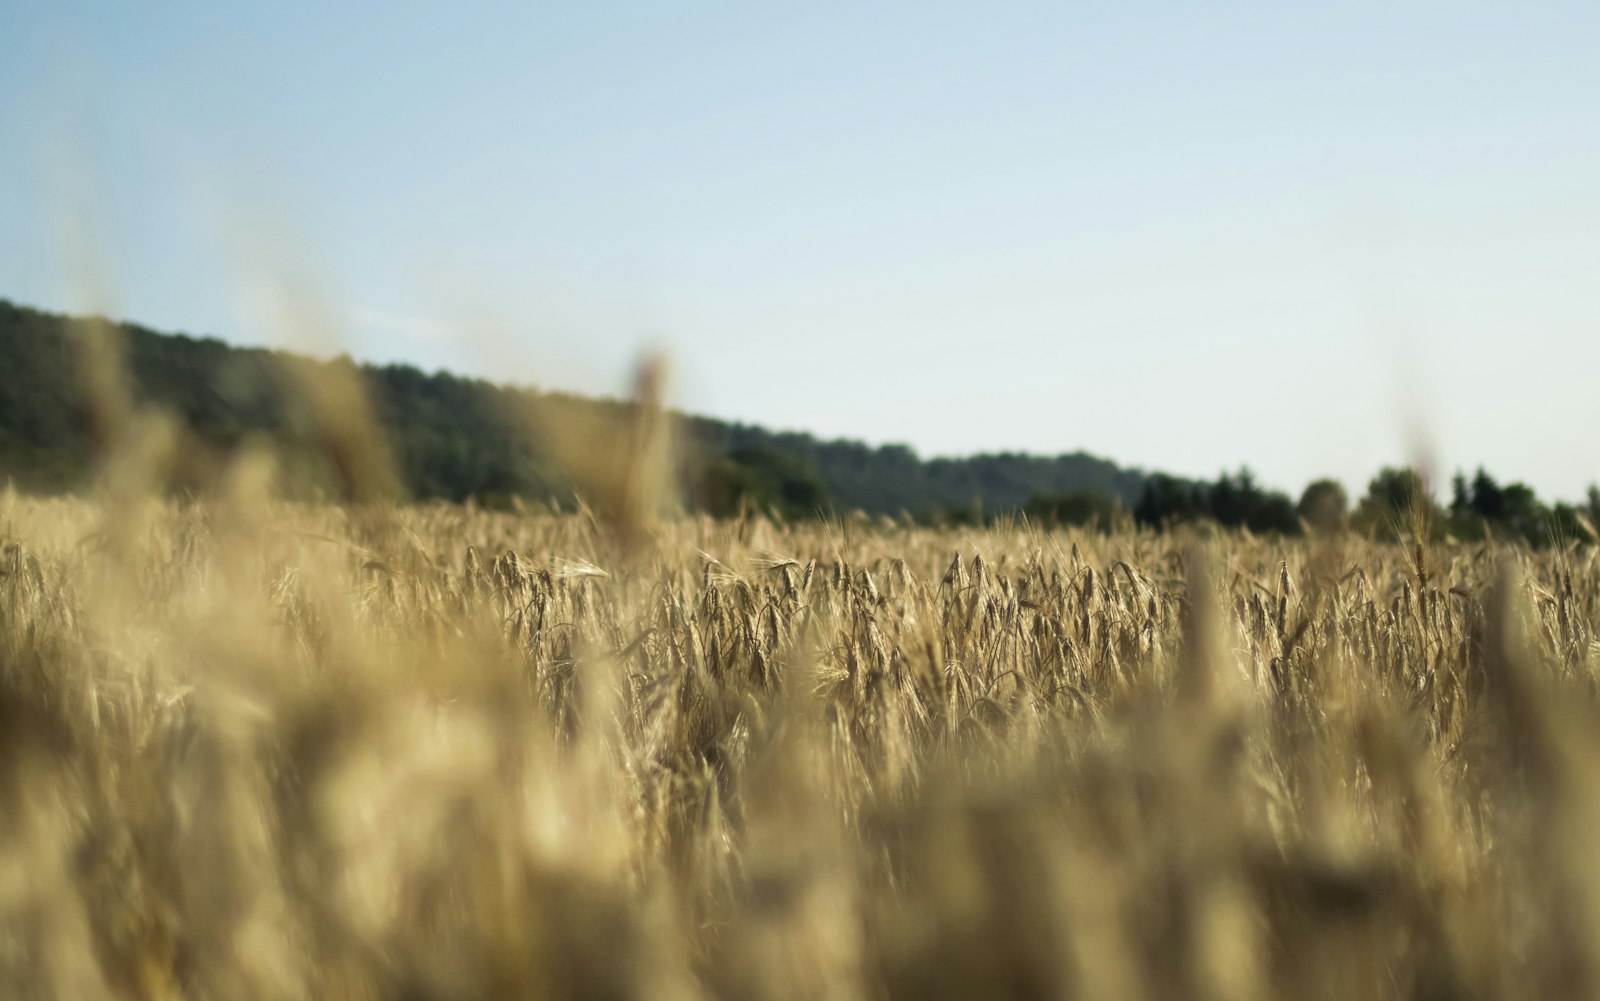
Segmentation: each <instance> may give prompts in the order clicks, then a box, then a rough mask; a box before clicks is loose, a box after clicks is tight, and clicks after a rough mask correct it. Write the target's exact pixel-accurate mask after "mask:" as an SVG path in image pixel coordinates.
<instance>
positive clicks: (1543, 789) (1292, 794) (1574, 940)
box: [0, 470, 1600, 999]
mask: <svg viewBox="0 0 1600 1001" xmlns="http://www.w3.org/2000/svg"><path fill="white" fill-rule="evenodd" d="M257 479H259V477H257ZM236 481H237V483H238V484H242V485H240V486H238V489H237V490H235V492H234V493H233V494H231V495H228V496H218V497H215V498H211V499H209V500H206V501H204V502H199V503H191V504H179V503H174V502H161V501H155V500H150V499H147V498H143V497H142V496H141V495H138V494H137V493H130V494H127V495H108V496H106V497H105V498H102V499H101V500H100V501H69V500H55V501H43V500H33V499H27V498H23V497H18V496H15V495H10V494H7V495H4V496H0V549H3V557H0V996H4V997H8V998H26V997H61V998H81V999H93V998H101V997H119V998H179V997H182V998H230V999H231V998H285V999H287V998H305V997H322V998H397V999H398V998H406V999H421V998H428V999H432V998H441V999H442V998H485V997H495V998H502V997H503V998H511V997H573V998H579V997H582V998H624V997H640V998H643V997H650V998H674V997H682V998H699V997H720V998H728V999H761V998H830V999H833V998H840V999H845V998H980V997H983V998H987V997H1028V998H1034V997H1084V998H1143V997H1152V998H1177V997H1186V998H1219V999H1220V998H1270V997H1286V998H1288V997H1292V998H1311V997H1348V998H1358V997H1359V998H1369V997H1411V998H1476V997H1483V998H1490V997H1530V998H1533V997H1537V998H1550V997H1593V996H1595V995H1596V994H1597V993H1600V914H1597V913H1596V909H1597V908H1600V864H1597V863H1600V857H1597V853H1596V850H1595V845H1596V844H1597V843H1600V842H1597V835H1596V832H1597V831H1600V816H1597V812H1600V786H1597V784H1596V783H1597V780H1596V778H1595V777H1594V776H1596V775H1597V774H1600V772H1596V770H1595V766H1596V763H1597V759H1600V745H1597V737H1600V726H1597V724H1600V712H1597V705H1596V699H1595V681H1596V677H1597V671H1600V647H1597V645H1596V643H1595V642H1594V640H1593V637H1594V636H1595V635H1596V632H1597V630H1600V567H1597V563H1596V554H1595V550H1594V549H1593V548H1589V549H1581V550H1580V549H1569V550H1565V551H1555V552H1549V553H1542V554H1539V555H1537V556H1535V555H1532V554H1529V553H1527V552H1525V551H1519V550H1512V549H1507V550H1501V551H1494V550H1489V549H1485V548H1484V547H1482V546H1453V545H1445V546H1436V547H1432V548H1431V549H1429V550H1428V551H1427V552H1426V553H1423V552H1421V551H1419V550H1413V549H1408V548H1403V547H1389V546H1380V545H1375V544H1372V543H1369V542H1366V541H1364V540H1360V539H1355V538H1349V537H1344V538H1335V539H1324V540H1313V541H1310V542H1304V543H1301V542H1295V543H1284V542H1277V541H1270V542H1269V541H1263V540H1256V539H1251V538H1248V537H1240V536H1222V537H1201V536H1185V537H1170V536H1158V535H1152V534H1148V533H1146V534H1132V533H1124V534H1119V535H1114V536H1111V537H1093V536H1075V535H1063V534H1049V535H1046V534H1039V533H1036V532H1033V531H1031V530H1029V529H1028V528H1027V527H1026V526H1001V527H997V528H994V529H990V530H985V531H963V532H959V533H958V532H938V531H933V530H925V529H912V528H908V527H900V526H889V525H867V524H863V523H845V524H839V523H835V524H832V525H819V526H803V527H782V526H774V525H771V524H768V523H766V522H761V521H746V522H742V523H735V524H714V523H711V522H705V521H695V520H688V519H680V520H677V521H674V522H669V523H667V524H665V525H664V526H660V527H659V529H658V531H657V533H656V535H655V538H654V541H653V542H651V543H649V544H648V546H647V548H642V549H640V548H635V549H634V550H633V551H632V552H631V554H630V555H628V556H627V557H626V558H624V557H623V556H621V555H619V553H618V546H617V544H616V542H615V539H614V538H612V537H610V536H608V535H603V534H602V533H603V532H605V522H604V519H601V518H596V517H592V516H584V515H572V516H554V515H538V516H510V515H495V514H488V513H483V512H477V511H472V510H465V509H460V508H448V507H427V508H415V509H390V508H372V507H367V508H360V509H348V508H338V507H304V506H290V505H285V504H279V503H273V502H269V501H266V500H262V499H260V496H259V493H258V492H257V491H255V490H253V489H252V488H251V487H250V486H249V484H250V483H252V482H254V481H253V480H252V479H251V477H250V475H248V470H245V471H244V472H241V473H240V475H239V476H238V477H236ZM640 545H644V544H640ZM953 555H954V556H955V559H954V561H953V562H952V556H953ZM1424 559H1425V566H1426V570H1425V571H1423V572H1424V573H1425V575H1426V576H1425V579H1421V578H1420V575H1419V569H1420V567H1421V566H1422V565H1424V564H1423V560H1424Z"/></svg>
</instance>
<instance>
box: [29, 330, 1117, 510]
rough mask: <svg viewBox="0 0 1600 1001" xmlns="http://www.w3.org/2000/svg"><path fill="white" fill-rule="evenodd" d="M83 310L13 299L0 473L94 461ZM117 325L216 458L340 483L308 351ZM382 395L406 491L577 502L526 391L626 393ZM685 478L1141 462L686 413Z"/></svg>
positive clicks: (147, 378)
mask: <svg viewBox="0 0 1600 1001" xmlns="http://www.w3.org/2000/svg"><path fill="white" fill-rule="evenodd" d="M71 322H73V321H71V320H70V319H68V318H66V317H61V316H55V315H52V314H49V313H43V312H40V311H37V310H31V309H26V308H23V307H19V306H14V305H12V304H10V303H7V302H5V301H4V300H0V373H3V377H0V481H3V480H4V478H6V477H10V478H11V479H12V480H13V481H14V482H15V483H17V484H18V485H19V486H21V487H23V488H25V489H32V490H40V491H57V490H64V489H72V488H75V487H78V486H81V485H83V484H85V483H86V482H88V480H89V478H90V476H91V474H92V470H93V463H94V454H95V449H94V444H93V441H92V439H91V436H90V434H89V429H88V425H87V418H86V408H85V406H84V401H83V399H82V397H81V393H80V389H79V379H78V375H77V371H76V365H77V359H76V355H75V353H74V350H73V347H72V345H71V343H70V341H69V340H68V339H67V337H65V336H64V334H65V333H66V331H67V327H68V324H69V323H71ZM119 329H120V331H121V332H122V335H123V339H124V343H125V347H126V353H127V360H128V369H129V376H130V381H131V383H132V388H133V392H134V394H135V396H136V399H137V400H138V401H139V402H141V403H147V404H155V405H158V406H159V407H161V408H162V409H164V410H166V411H168V412H170V413H172V414H174V415H175V416H177V417H179V418H180V419H181V420H182V421H183V422H184V424H185V425H187V427H188V428H189V430H190V432H191V433H192V434H193V435H194V436H196V437H197V438H198V439H199V444H200V445H202V446H204V447H205V448H208V449H213V450H215V451H216V452H218V453H219V454H220V453H222V452H225V451H226V450H228V449H231V448H233V447H234V446H236V445H238V444H240V443H241V442H244V441H246V440H255V441H259V442H261V443H263V444H269V445H271V446H272V447H273V448H274V449H275V451H277V453H278V454H279V457H280V460H281V465H282V466H283V468H284V469H285V471H286V474H287V478H288V481H289V482H288V483H287V484H286V485H287V486H288V487H289V488H290V489H291V490H292V491H294V492H298V493H303V494H314V493H317V492H325V493H328V494H330V495H336V494H337V488H336V482H335V481H336V476H335V475H334V471H333V470H331V469H330V468H328V465H327V463H326V462H325V461H324V459H323V457H322V454H321V450H320V449H319V448H318V445H317V438H316V433H315V427H314V426H313V422H312V421H311V419H310V415H309V414H308V413H306V412H305V411H304V407H303V405H302V404H301V402H300V401H299V400H298V399H297V398H296V395H295V393H294V392H293V391H292V390H291V389H290V388H289V387H288V386H287V385H286V383H285V380H284V379H283V377H282V371H283V368H284V366H285V365H287V364H290V363H295V364H304V365H311V366H316V365H353V364H354V363H353V362H351V361H350V360H349V359H348V358H344V359H339V360H337V361H333V362H309V361H304V360H297V359H294V358H293V356H290V355H286V354H282V353H279V352H274V351H265V350H260V349H254V348H239V347H233V346H231V345H228V344H224V343H223V342H221V341H217V340H210V339H200V340H197V339H194V338H189V337H182V336H169V335H162V334H157V333H154V332H152V331H149V330H146V329H144V328H141V327H138V326H134V325H131V324H122V325H119ZM359 378H360V379H361V381H363V382H364V383H365V386H366V389H367V392H368V395H369V397H370V399H371V403H372V408H373V410H374V413H375V416H376V418H377V421H378V423H379V425H380V426H381V430H382V432H383V434H384V435H385V438H386V440H387V443H388V446H389V448H390V450H391V451H392V455H393V461H394V465H395V467H396V468H395V472H396V474H397V475H398V477H399V479H400V482H401V484H402V485H403V487H404V490H405V492H406V493H407V494H408V495H409V496H411V497H413V498H418V499H423V498H445V499H449V500H454V501H461V500H466V499H468V498H474V499H476V500H478V501H479V502H480V503H491V504H494V505H496V506H503V505H504V504H506V503H508V502H509V499H510V498H512V497H518V496H521V497H529V498H534V499H539V500H544V499H550V498H555V499H558V500H567V499H570V497H571V493H572V489H571V486H570V484H568V483H567V482H566V480H565V479H564V478H563V477H562V476H561V475H560V473H559V470H558V469H557V467H556V465H555V463H554V462H553V461H552V460H551V459H550V457H549V456H548V455H546V454H545V453H544V452H543V450H541V449H540V448H539V447H538V443H537V441H535V440H533V439H532V438H531V436H530V435H529V434H528V433H527V431H526V427H527V425H526V423H525V421H524V419H523V417H522V416H521V415H523V414H525V412H526V406H525V405H526V403H527V402H528V397H529V395H532V396H534V397H536V398H537V399H538V400H539V402H540V403H541V404H543V406H542V407H541V408H540V409H541V412H542V413H544V414H545V416H546V417H552V416H553V417H557V418H558V417H559V414H560V413H561V412H563V411H564V410H567V409H570V411H571V412H578V411H584V410H587V411H589V412H591V413H592V412H593V411H594V410H595V409H596V408H614V407H617V406H619V404H618V403H616V402H614V401H604V400H588V399H583V398H579V397H573V396H565V395H562V394H555V393H537V392H536V391H534V390H529V389H512V388H506V387H502V386H497V385H494V384H492V383H489V382H486V381H483V380H479V379H465V378H460V377H457V376H453V375H450V374H448V373H444V372H436V373H432V374H430V373H426V372H421V371H418V370H417V369H415V368H411V367H409V366H403V365H390V366H386V367H374V366H362V367H361V368H360V369H359ZM680 428H681V430H682V431H683V432H684V434H683V438H684V441H683V444H684V452H685V455H686V458H685V460H684V464H683V466H684V468H683V470H682V472H683V481H684V483H685V484H687V485H688V489H687V490H686V495H687V497H688V499H689V500H690V502H691V503H700V504H703V505H705V506H706V507H707V508H709V509H710V510H714V511H719V512H721V511H727V510H730V506H731V508H732V509H736V508H737V506H738V504H739V502H740V499H744V500H745V501H747V502H750V503H754V504H756V505H757V506H770V507H772V508H773V509H774V510H778V511H780V512H782V513H784V514H785V515H786V516H791V517H809V516H812V515H814V514H815V513H816V512H818V511H821V510H827V509H833V508H838V509H841V510H855V509H860V510H863V511H866V512H868V513H870V514H887V515H899V514H901V513H907V512H908V513H911V514H914V515H918V516H922V517H924V518H938V517H942V516H944V514H945V513H946V512H948V511H951V510H957V509H961V510H967V511H971V512H979V511H981V512H990V513H996V512H1005V511H1015V510H1019V509H1021V508H1022V507H1023V505H1025V504H1026V503H1027V501H1028V499H1029V498H1030V497H1033V496H1034V495H1036V494H1059V493H1066V492H1070V491H1074V490H1080V489H1095V490H1099V491H1101V492H1102V493H1104V494H1105V495H1106V496H1108V497H1112V498H1116V499H1119V500H1121V501H1122V502H1124V503H1132V501H1133V500H1134V499H1135V498H1136V497H1138V495H1139V491H1140V489H1141V488H1142V487H1143V484H1144V474H1143V473H1140V472H1138V471H1137V470H1128V469H1121V468H1119V467H1118V466H1116V465H1115V464H1113V463H1111V462H1107V461H1106V460H1104V459H1098V458H1095V457H1093V456H1089V455H1084V454H1082V453H1078V454H1073V455H1062V456H1056V457H1042V456H1031V455H1018V454H1009V453H1008V454H1002V455H981V456H975V457H973V458H969V459H933V460H930V461H924V460H922V459H920V458H918V456H917V454H916V453H915V452H913V451H912V450H911V449H909V448H907V447H905V446H903V445H886V446H882V447H878V448H874V447H871V446H868V445H864V444H861V443H859V442H852V441H819V440H817V439H815V438H812V437H811V436H810V435H805V434H796V433H774V432H770V431H766V430H764V429H762V428H758V427H751V426H748V425H743V424H729V423H723V422H720V421H714V420H710V419H706V418H700V417H684V418H682V420H681V422H680Z"/></svg>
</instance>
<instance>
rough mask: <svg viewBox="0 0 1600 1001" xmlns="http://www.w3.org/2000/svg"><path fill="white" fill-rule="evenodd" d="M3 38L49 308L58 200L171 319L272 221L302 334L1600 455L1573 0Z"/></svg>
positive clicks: (257, 329)
mask: <svg viewBox="0 0 1600 1001" xmlns="http://www.w3.org/2000/svg"><path fill="white" fill-rule="evenodd" d="M0 39H3V43H0V44H3V57H0V232H3V233H4V239H3V240H0V296H5V297H8V298H12V299H16V300H19V301H22V302H27V303H35V304H40V305H44V306H49V307H53V308H68V307H73V306H76V305H80V304H81V302H80V301H79V300H81V299H82V297H83V288H84V282H83V280H82V275H81V272H82V270H83V269H82V266H81V265H74V264H73V263H71V255H70V254H66V253H64V252H63V249H62V248H63V246H64V244H66V243H68V242H69V241H64V240H63V239H62V237H61V234H62V233H63V232H64V231H70V230H71V229H72V227H71V226H69V225H68V224H67V223H66V222H64V221H63V220H64V219H71V218H88V219H89V221H90V223H91V224H92V231H93V232H94V233H95V234H96V236H95V237H94V239H93V241H92V242H93V243H94V245H95V246H96V247H97V248H98V251H97V253H98V257H99V267H100V269H101V271H102V273H103V278H102V280H101V282H100V284H99V286H98V288H99V291H98V293H97V295H98V298H100V299H101V300H104V304H105V305H106V306H108V307H109V308H111V309H112V310H114V311H115V312H117V313H119V314H121V315H124V316H127V317H129V318H132V319H136V320H139V321H141V322H144V323H146V324H149V325H152V326H157V327H161V328H168V329H181V330H185V331H189V332H193V333H206V334H213V335H217V336H222V337H225V338H229V339H235V340H244V341H255V342H260V341H265V340H279V341H282V340H284V335H283V334H282V332H281V331H275V330H272V329H270V328H262V327H261V325H260V324H258V323H255V322H253V314H252V313H251V312H250V311H249V310H248V309H245V308H241V302H242V301H244V300H242V299H241V295H240V288H241V280H240V275H241V274H245V275H248V274H249V273H251V272H252V269H257V268H259V267H260V266H261V262H262V261H263V260H266V261H268V262H269V263H271V264H273V266H279V265H284V264H289V265H292V266H293V267H295V268H298V269H301V270H303V271H308V272H310V273H312V274H314V275H315V276H316V278H317V280H318V282H319V284H320V285H321V287H322V288H323V289H325V291H326V296H327V301H328V302H329V303H332V304H336V309H337V313H338V315H339V316H340V317H342V318H343V320H344V321H345V323H346V327H345V330H344V334H343V342H342V343H341V344H338V345H328V347H329V348H330V349H334V348H343V349H348V350H350V351H352V352H353V353H355V354H357V355H360V356H364V357H367V358H372V359H376V360H388V359H405V360H410V361H413V362H416V363H418V364H421V365H423V366H425V367H430V368H431V367H440V366H442V367H449V368H452V369H456V370H462V371H468V372H473V373H478V374H488V375H492V376H495V377H499V378H505V379H511V380H517V381H525V382H532V383H537V384H539V385H543V386H551V387H561V388H570V389H577V390H585V391H616V390H618V389H620V388H621V387H623V386H624V385H625V384H626V382H627V377H628V376H627V372H628V369H629V366H630V364H631V359H632V358H634V357H635V356H636V354H637V352H638V350H639V349H640V347H641V345H649V344H656V345H663V346H666V347H667V348H669V349H670V351H671V354H672V357H673V358H674V359H675V364H676V369H677V372H678V388H677V398H678V402H679V403H680V404H681V405H683V406H685V407H688V408H690V409H693V410H696V411H700V412H706V413H712V414H716V415H720V416H726V417H733V418H739V419H744V420H749V421H756V422H760V423H763V424H767V425H770V426H774V427H783V428H797V429H805V430H809V431H812V432H814V433H817V434H821V435H827V436H833V435H842V436H849V437H855V438H861V439H865V440H868V441H872V442H886V441H901V442H907V443H909V444H911V445H913V446H914V447H916V448H917V449H918V450H919V451H920V452H922V453H924V454H960V453H967V452H972V451H978V450H989V451H994V450H1004V449H1022V450H1029V451H1035V452H1044V453H1053V452H1060V451H1069V450H1074V449H1079V448H1082V449H1087V450H1089V451H1092V452H1096V453H1099V454H1103V455H1106V456H1109V457H1111V458H1114V459H1116V460H1118V461H1120V462H1124V463H1128V464H1137V465H1142V466H1145V467H1147V468H1159V469H1165V470H1170V471H1173V472H1178V473H1184V474H1193V475H1212V474H1215V473H1216V472H1217V471H1219V470H1220V469H1222V468H1224V467H1229V468H1231V467H1234V466H1237V465H1239V464H1241V463H1248V464H1249V465H1251V466H1252V467H1253V468H1254V469H1255V470H1256V471H1257V473H1258V475H1259V476H1260V477H1261V478H1262V479H1264V480H1265V481H1267V482H1269V483H1272V484H1274V485H1278V486H1281V487H1285V488H1288V489H1291V490H1298V489H1299V488H1300V487H1301V486H1302V485H1303V484H1304V483H1305V482H1306V480H1308V479H1309V478H1311V477H1313V476H1315V475H1317V474H1320V473H1325V472H1326V473H1332V474H1335V475H1338V476H1341V477H1343V478H1345V479H1346V480H1347V481H1348V482H1350V483H1351V484H1352V485H1353V486H1357V487H1359V486H1361V485H1362V484H1364V482H1365V479H1366V477H1367V476H1368V475H1369V474H1370V473H1372V472H1373V471H1375V470H1376V468H1377V467H1378V466H1379V465H1381V464H1384V463H1398V462H1403V461H1406V460H1407V459H1409V458H1411V457H1413V456H1414V455H1416V454H1417V452H1418V450H1419V448H1424V447H1426V449H1428V450H1429V451H1430V452H1431V454H1432V455H1433V457H1434V460H1435V461H1436V462H1437V464H1438V466H1439V471H1440V472H1441V473H1442V474H1443V475H1446V476H1447V475H1448V474H1449V472H1450V471H1451V470H1452V469H1453V468H1455V467H1456V466H1464V467H1469V468H1470V467H1472V466H1475V465H1477V464H1479V463H1483V464H1485V465H1487V466H1488V467H1489V468H1490V470H1491V471H1492V472H1494V473H1495V474H1497V475H1498V476H1500V477H1502V478H1504V479H1523V480H1526V481H1528V482H1530V483H1532V484H1533V485H1534V486H1536V487H1537V488H1538V489H1539V490H1540V492H1541V493H1543V494H1546V495H1556V496H1563V497H1577V496H1578V495H1580V494H1581V492H1582V490H1583V488H1584V487H1585V486H1586V485H1587V484H1588V483H1589V482H1591V481H1593V480H1596V479H1600V439H1597V429H1600V394H1597V393H1596V390H1595V387H1596V385H1597V379H1600V190H1597V186H1600V58H1596V53H1597V52H1600V4H1596V3H1594V2H1592V0H1589V2H1584V3H1541V4H1506V3H1494V4H1488V3H1472V2H1456V3H1443V2H1427V3H1409V4H1406V3H1393V2H1386V3H1338V4H1319V5H1311V4H1283V3H1260V4H1252V3H1235V2H1223V3H1211V4H1176V3H1137V2H1135V3H1117V4H1093V5H1090V4H1077V3H1061V2H1056V3H1044V4H1019V5H1001V4H970V3H968V4H952V5H946V4H936V3H915V4H903V5H900V4H893V5H892V4H886V3H885V4H858V3H852V4H841V5H824V4H820V3H816V4H789V5H775V4H774V5H756V4H739V5H733V4H730V5H724V6H712V5H703V4H691V3H673V4H659V5H656V4H641V3H606V4H567V5H556V4H527V3H518V4H485V3H450V4H443V3H440V4H426V5H425V4H417V3H408V2H390V3H378V2H359V3H344V4H324V3H305V2H298V0H295V2H283V3H259V2H257V3H248V4H231V3H223V2H214V3H198V2H195V3H182V4H180V3H161V2H152V3H147V4H131V3H121V2H118V3H61V2H58V0H7V2H5V3H4V4H3V6H0ZM263 231H269V232H271V233H272V234H273V235H272V237H271V239H264V238H263V237H262V232H263ZM263 244H265V245H268V246H275V247H277V248H278V249H277V250H276V252H275V253H276V256H273V254H271V253H267V254H263V252H262V251H260V250H259V249H256V250H250V249H248V248H251V247H259V246H260V245H263ZM486 316H489V317H494V318H495V320H494V322H493V323H492V324H488V325H487V326H485V325H484V324H483V322H482V321H483V318H484V317H486ZM486 329H492V330H493V331H494V334H493V336H486V335H485V334H484V331H485V330H486ZM1424 443H1425V444H1424Z"/></svg>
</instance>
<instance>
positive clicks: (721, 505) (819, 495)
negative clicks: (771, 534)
mask: <svg viewBox="0 0 1600 1001" xmlns="http://www.w3.org/2000/svg"><path fill="white" fill-rule="evenodd" d="M698 500H699V502H700V503H699V506H700V507H702V508H703V509H704V510H706V511H708V512H709V513H711V514H713V515H716V516H718V517H726V516H729V515H734V514H738V513H739V512H740V511H741V510H743V509H746V508H751V509H755V510H761V511H769V512H773V513H776V514H779V515H781V516H783V517H784V518H788V519H796V518H810V517H815V516H817V515H818V514H820V513H823V512H825V511H827V510H828V509H829V507H830V506H831V502H830V500H829V497H828V488H827V485H826V484H824V483H823V482H822V477H821V476H820V475H818V473H817V470H816V467H815V466H813V465H812V464H811V463H810V462H809V461H808V460H807V459H806V458H805V457H804V456H802V455H798V454H796V453H793V452H784V451H782V450H780V449H776V448H773V447H771V446H770V445H745V446H743V447H741V448H736V449H734V450H733V451H731V452H729V453H728V454H727V455H725V456H722V457H720V458H717V459H714V460H712V462H711V463H710V464H709V466H708V467H707V469H706V471H705V475H704V478H703V479H702V481H701V484H700V489H699V498H698Z"/></svg>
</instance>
